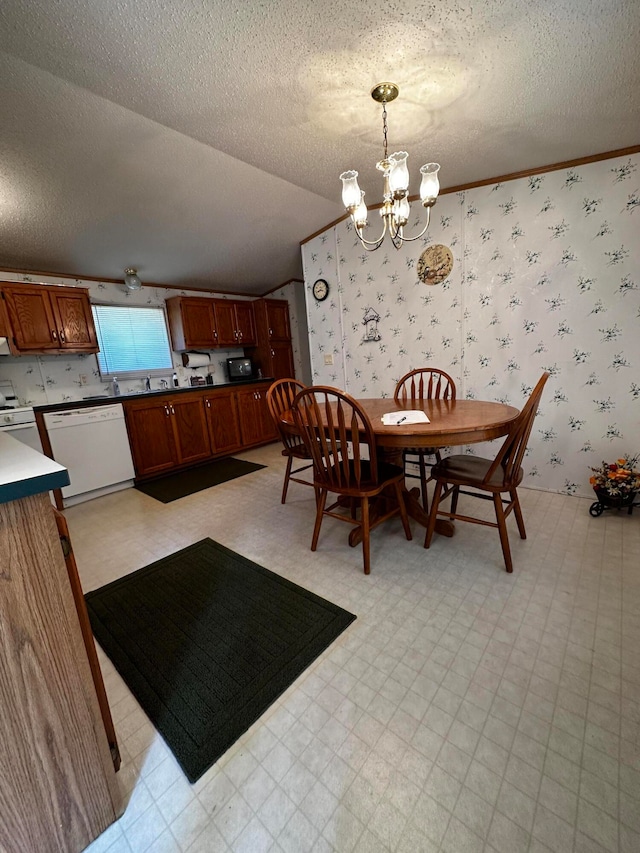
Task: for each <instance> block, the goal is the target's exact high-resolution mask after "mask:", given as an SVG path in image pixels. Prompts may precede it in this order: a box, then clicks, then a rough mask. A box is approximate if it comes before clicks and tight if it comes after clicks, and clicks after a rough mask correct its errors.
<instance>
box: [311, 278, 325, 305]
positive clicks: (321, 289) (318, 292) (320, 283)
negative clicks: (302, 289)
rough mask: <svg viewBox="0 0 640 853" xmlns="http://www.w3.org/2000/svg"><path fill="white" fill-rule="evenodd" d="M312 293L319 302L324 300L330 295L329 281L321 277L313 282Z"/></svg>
mask: <svg viewBox="0 0 640 853" xmlns="http://www.w3.org/2000/svg"><path fill="white" fill-rule="evenodd" d="M312 293H313V295H314V297H315V298H316V299H317V300H318V302H323V301H324V300H325V299H326V298H327V296H328V295H329V285H328V283H327V282H326V281H325V280H324V279H323V278H319V279H318V280H317V281H315V282H314V283H313V288H312Z"/></svg>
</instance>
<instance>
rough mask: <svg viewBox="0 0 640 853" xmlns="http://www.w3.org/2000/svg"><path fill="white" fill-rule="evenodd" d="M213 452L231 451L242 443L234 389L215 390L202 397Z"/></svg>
mask: <svg viewBox="0 0 640 853" xmlns="http://www.w3.org/2000/svg"><path fill="white" fill-rule="evenodd" d="M204 403H205V410H206V412H207V420H208V423H209V436H210V438H211V447H212V450H213V452H214V453H233V451H234V450H237V449H238V448H239V447H241V445H242V440H241V437H240V423H239V421H238V410H237V406H236V394H235V392H234V391H216V392H215V393H213V394H211V395H208V396H206V397H205V399H204Z"/></svg>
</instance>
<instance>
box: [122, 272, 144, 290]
mask: <svg viewBox="0 0 640 853" xmlns="http://www.w3.org/2000/svg"><path fill="white" fill-rule="evenodd" d="M124 286H125V290H128V291H132V290H140V288H141V287H142V282H141V281H140V279H139V277H138V270H136V269H134V268H133V267H127V268H126V270H125V271H124Z"/></svg>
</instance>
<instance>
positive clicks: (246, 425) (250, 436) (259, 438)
mask: <svg viewBox="0 0 640 853" xmlns="http://www.w3.org/2000/svg"><path fill="white" fill-rule="evenodd" d="M268 387H269V385H268V384H266V383H265V385H260V386H259V387H256V386H251V387H249V388H245V389H243V390H241V391H240V390H238V392H237V399H238V416H239V418H240V432H241V434H242V443H243V445H245V446H250V445H253V444H262V443H264V442H267V441H275V440H276V439H277V437H278V433H277V430H276V427H275V424H274V423H273V418H272V417H271V415H270V414H269V408H268V406H267V388H268Z"/></svg>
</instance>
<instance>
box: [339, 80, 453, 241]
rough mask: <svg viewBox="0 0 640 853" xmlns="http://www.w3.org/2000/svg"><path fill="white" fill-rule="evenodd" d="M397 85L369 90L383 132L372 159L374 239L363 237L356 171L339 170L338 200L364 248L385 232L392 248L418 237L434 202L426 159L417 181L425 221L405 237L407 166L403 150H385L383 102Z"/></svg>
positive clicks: (433, 173) (433, 174)
mask: <svg viewBox="0 0 640 853" xmlns="http://www.w3.org/2000/svg"><path fill="white" fill-rule="evenodd" d="M399 91H400V90H399V89H398V87H397V86H396V84H395V83H378V84H377V86H374V87H373V89H372V90H371V97H372V98H373V100H374V101H376V102H377V103H379V104H382V132H383V136H384V157H383V158H382V160H380V161H379V162H378V163H376V169H379V170H380V171H381V172H382V176H383V180H384V185H383V202H382V207H381V208H380V216H381V217H382V222H383V226H382V234H381V235H380V237H379V238H378V239H377V240H365V238H364V229H365V228H366V227H367V226H368V224H369V223H368V220H367V205H366V204H365V202H364V192H363V191H362V190H361V189H360V187H359V186H358V173H357V172H356V171H354V170H351V171H348V172H343V173H342V174H341V175H340V180H341V181H342V203H343V204H344V206H345V207H346V208H347V212H348V213H349V214H350V215H351V219H352V221H353V224H354V225H355V229H356V234H357V235H358V237H359V239H360V242H361V243H362V245H363V246H364V248H365V249H366V250H367V251H368V252H373V251H375V250H376V249H378V248H379V247H380V246H381V245H382V241H383V240H384V238H385V235H386V234H387V233H388V234H389V236H390V237H391V242H392V243H393V245H394V246H395V248H396V249H399V248H400V246H402V244H403V243H404V242H405V241H411V240H419V239H420V237H422V236H423V235H424V234H425V233H426V230H427V228H428V227H429V219H430V214H431V208H432V207H433V205H434V204H435V203H436V200H437V198H438V192H439V190H440V183H439V181H438V171H439V169H440V166H439V165H438V164H437V163H426V164H425V165H424V166H422V167H421V169H420V174H421V175H422V182H421V184H420V200H421V202H422V205H423V207H425V208H426V210H427V221H426V224H425V226H424V228H423V229H422V231H421V232H420V233H419V234H416V235H415V236H413V237H406V236H405V234H404V226H405V225H406V224H407V222H408V221H409V213H410V211H411V205H410V203H409V169H408V168H407V157H408V156H409V155H408V154H407V152H406V151H396V153H395V154H392V155H391V156H390V157H389V155H388V154H387V104H389V103H391V101H395V99H396V98H397V97H398V93H399Z"/></svg>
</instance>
